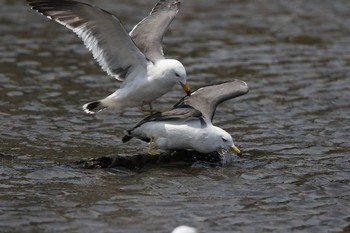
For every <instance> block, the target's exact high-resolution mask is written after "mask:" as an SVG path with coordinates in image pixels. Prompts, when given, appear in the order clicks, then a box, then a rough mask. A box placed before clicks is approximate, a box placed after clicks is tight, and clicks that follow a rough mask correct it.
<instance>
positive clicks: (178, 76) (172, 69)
mask: <svg viewBox="0 0 350 233" xmlns="http://www.w3.org/2000/svg"><path fill="white" fill-rule="evenodd" d="M156 66H157V67H160V68H159V70H160V71H161V72H162V73H163V77H164V78H166V79H168V80H169V81H171V82H174V83H178V84H180V85H181V87H182V88H183V90H184V91H185V92H186V94H187V95H191V89H190V87H189V85H188V84H187V75H186V70H185V67H184V66H183V65H182V64H181V62H179V61H178V60H175V59H164V60H160V61H159V62H157V64H156Z"/></svg>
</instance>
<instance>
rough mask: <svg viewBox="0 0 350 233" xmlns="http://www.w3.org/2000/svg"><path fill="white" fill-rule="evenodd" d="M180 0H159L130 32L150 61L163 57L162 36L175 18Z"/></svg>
mask: <svg viewBox="0 0 350 233" xmlns="http://www.w3.org/2000/svg"><path fill="white" fill-rule="evenodd" d="M180 5H181V0H160V1H159V2H158V3H157V4H156V5H155V6H154V8H153V9H152V11H151V13H150V14H149V16H147V17H146V18H144V19H143V20H142V21H141V22H139V23H138V24H137V25H136V26H135V27H134V28H133V29H132V31H131V32H130V36H131V38H132V39H133V41H134V42H135V44H136V46H137V47H138V48H139V49H140V50H141V51H142V52H143V53H144V54H145V56H146V57H147V58H148V59H149V60H151V61H152V62H156V61H157V60H160V59H164V53H163V49H162V40H163V36H164V34H165V33H166V31H167V30H168V27H169V25H170V23H171V22H172V21H173V19H174V18H175V16H176V14H177V12H178V11H179V7H180Z"/></svg>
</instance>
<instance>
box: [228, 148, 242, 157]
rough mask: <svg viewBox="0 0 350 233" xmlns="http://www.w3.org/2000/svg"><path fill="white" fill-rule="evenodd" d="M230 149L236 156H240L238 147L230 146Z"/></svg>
mask: <svg viewBox="0 0 350 233" xmlns="http://www.w3.org/2000/svg"><path fill="white" fill-rule="evenodd" d="M231 150H232V151H233V152H234V153H235V154H236V155H237V156H238V157H241V156H242V152H241V151H240V149H238V147H237V146H233V147H231Z"/></svg>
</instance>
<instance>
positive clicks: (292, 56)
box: [0, 0, 350, 233]
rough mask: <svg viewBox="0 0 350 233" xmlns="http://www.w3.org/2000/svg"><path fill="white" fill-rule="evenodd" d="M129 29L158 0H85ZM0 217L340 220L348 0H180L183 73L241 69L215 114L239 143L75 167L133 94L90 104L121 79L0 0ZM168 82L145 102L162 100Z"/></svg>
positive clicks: (244, 227)
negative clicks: (104, 108)
mask: <svg viewBox="0 0 350 233" xmlns="http://www.w3.org/2000/svg"><path fill="white" fill-rule="evenodd" d="M89 2H91V3H94V4H97V5H99V6H101V7H103V8H105V9H108V10H109V11H111V12H113V13H116V14H117V15H118V16H119V17H120V18H121V19H122V21H123V22H124V24H125V26H126V27H127V28H128V29H131V28H132V26H133V25H134V24H135V23H137V21H138V20H140V19H141V18H142V17H143V16H145V15H147V14H148V12H149V10H150V8H151V6H152V4H154V3H155V1H141V0H137V1H133V3H130V1H126V0H118V1H112V0H103V1H89ZM0 4H1V8H0V32H1V36H0V54H1V55H0V82H1V85H0V95H1V99H0V109H1V110H0V123H1V124H0V132H1V134H0V143H1V144H0V145H1V147H0V148H1V149H0V153H1V157H0V161H1V163H0V180H1V183H0V188H1V192H0V232H123V233H125V232H171V230H172V229H173V228H174V227H175V226H177V225H182V224H187V225H191V226H194V227H196V228H197V229H198V230H199V232H317V233H321V232H349V231H350V194H349V193H350V186H349V183H350V173H349V172H350V168H349V162H350V157H349V156H350V155H349V152H350V140H349V138H350V137H349V132H350V114H349V113H350V112H349V110H350V102H349V99H350V79H349V76H350V69H349V67H350V55H349V54H350V2H349V1H347V0H337V1H334V0H324V1H316V0H315V1H313V0H310V1H302V0H293V1H288V0H273V1H268V2H267V1H262V0H257V1H255V0H254V1H253V0H248V1H239V0H235V1H232V0H230V1H228V0H216V1H214V0H201V1H186V2H185V3H184V4H183V7H182V9H181V11H180V13H179V15H178V17H177V18H176V20H175V21H174V22H173V24H172V26H171V30H170V31H169V32H168V34H167V35H166V38H165V46H164V47H165V48H164V49H165V52H166V55H167V56H168V57H174V58H177V59H179V60H181V61H182V62H183V64H184V65H185V66H186V68H187V72H188V80H189V83H190V84H191V86H192V88H193V89H195V88H197V87H200V86H202V85H207V84H210V83H215V82H221V81H228V80H231V79H233V78H238V79H242V80H244V81H246V82H247V83H248V85H249V87H250V92H249V93H248V94H247V95H245V96H243V97H240V98H237V99H235V100H231V101H228V102H226V103H224V104H222V105H221V106H220V107H219V108H218V111H217V114H216V117H215V124H216V125H218V126H220V127H223V128H224V129H226V130H227V131H228V132H230V133H231V134H232V136H233V138H234V140H235V142H236V144H238V145H239V146H240V148H241V149H242V150H243V151H244V153H245V157H244V158H242V159H238V158H232V159H231V160H232V161H230V162H229V163H228V164H227V165H226V166H224V167H216V168H213V167H207V166H205V164H204V165H203V164H197V165H194V166H191V167H189V166H188V165H186V164H170V165H166V166H159V167H152V168H150V169H142V170H140V171H130V170H125V169H108V170H86V169H79V168H74V167H71V166H69V165H70V164H72V163H74V161H77V160H80V159H83V158H90V157H93V158H97V157H100V156H105V155H111V154H134V153H140V152H144V151H145V150H146V147H147V145H146V144H144V143H141V142H139V141H137V140H133V141H131V142H130V143H129V144H122V143H121V140H120V139H121V137H122V135H123V129H124V128H126V127H130V126H132V125H133V124H134V123H135V122H137V121H138V120H139V119H140V118H141V117H143V115H142V114H140V113H139V112H138V111H137V109H130V110H128V111H126V112H125V113H124V114H123V115H122V116H119V115H116V114H115V113H113V112H112V111H108V112H104V113H101V114H99V115H96V116H91V115H86V114H85V113H84V112H83V111H82V110H81V106H82V105H83V104H84V103H86V102H89V101H93V100H97V99H99V98H102V97H104V96H106V95H108V94H109V93H111V92H113V91H114V89H115V88H116V87H117V86H118V85H119V84H118V82H116V81H115V80H113V79H111V78H108V77H106V75H105V74H104V73H103V72H102V71H101V70H100V68H99V67H98V65H97V64H96V62H94V61H93V59H92V56H91V55H90V54H89V53H88V51H87V50H86V49H85V48H84V46H83V45H82V43H81V41H80V40H79V39H77V38H76V37H75V36H74V35H73V34H72V33H71V32H70V31H69V30H67V29H65V28H64V27H62V26H59V25H57V24H56V23H54V22H50V21H49V20H47V19H46V18H45V17H42V16H40V15H39V14H37V13H35V12H33V11H31V10H30V9H29V7H27V6H26V5H25V4H24V3H23V1H11V0H0ZM181 96H182V91H181V90H180V88H175V89H174V91H173V92H172V93H170V94H168V95H166V96H164V98H162V99H161V100H159V101H158V102H157V104H155V105H157V106H160V107H167V106H169V105H171V104H173V103H175V102H176V100H177V99H178V98H180V97H181Z"/></svg>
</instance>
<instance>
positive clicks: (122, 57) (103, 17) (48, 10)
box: [27, 0, 147, 80]
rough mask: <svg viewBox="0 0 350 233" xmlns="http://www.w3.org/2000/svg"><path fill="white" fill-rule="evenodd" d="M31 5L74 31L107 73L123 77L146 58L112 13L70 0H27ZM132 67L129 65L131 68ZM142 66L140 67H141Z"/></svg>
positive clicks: (119, 77) (142, 64)
mask: <svg viewBox="0 0 350 233" xmlns="http://www.w3.org/2000/svg"><path fill="white" fill-rule="evenodd" d="M27 2H28V3H29V5H30V6H31V7H32V9H34V10H36V11H38V12H40V13H42V14H43V15H45V16H47V17H48V18H49V19H52V20H54V21H56V22H58V23H60V24H62V25H64V26H66V27H67V28H69V29H71V30H72V31H73V32H74V33H76V34H77V35H78V36H79V37H80V38H81V39H82V40H83V42H84V44H85V46H86V47H87V48H88V49H89V50H90V51H91V52H92V54H93V56H94V58H95V59H96V60H97V61H98V63H99V64H100V66H101V67H102V69H103V70H104V71H106V72H107V73H108V74H109V75H111V76H113V77H115V78H116V79H119V80H124V79H125V76H126V74H127V73H128V72H131V71H132V70H133V69H134V68H136V67H138V70H140V69H139V68H140V67H141V68H142V69H143V70H144V72H146V64H147V61H146V58H145V56H144V55H143V54H142V52H141V51H140V50H139V49H138V48H137V47H136V46H135V44H134V43H133V41H132V39H131V38H130V36H129V35H128V33H127V32H126V31H125V29H124V27H123V25H122V24H121V22H120V21H119V20H118V19H117V17H115V16H114V15H112V14H110V13H108V12H107V11H104V10H102V9H100V8H97V7H93V6H91V5H89V4H86V3H82V2H76V1H69V0H27ZM130 68H131V69H130ZM142 69H141V70H142Z"/></svg>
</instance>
